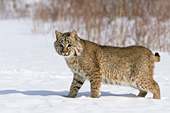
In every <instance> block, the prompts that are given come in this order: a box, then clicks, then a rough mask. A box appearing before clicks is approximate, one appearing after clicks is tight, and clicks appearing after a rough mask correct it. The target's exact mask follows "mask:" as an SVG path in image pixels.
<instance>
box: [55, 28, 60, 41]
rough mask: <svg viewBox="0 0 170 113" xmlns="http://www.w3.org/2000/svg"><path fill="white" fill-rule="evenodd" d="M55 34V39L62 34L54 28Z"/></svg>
mask: <svg viewBox="0 0 170 113" xmlns="http://www.w3.org/2000/svg"><path fill="white" fill-rule="evenodd" d="M55 35H56V39H57V40H58V38H59V37H61V36H62V33H60V32H58V31H57V30H55Z"/></svg>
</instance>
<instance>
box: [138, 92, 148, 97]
mask: <svg viewBox="0 0 170 113" xmlns="http://www.w3.org/2000/svg"><path fill="white" fill-rule="evenodd" d="M139 91H140V92H139V94H138V96H139V97H145V96H146V95H147V93H148V92H146V91H143V90H139Z"/></svg>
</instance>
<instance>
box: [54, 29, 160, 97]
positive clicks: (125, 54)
mask: <svg viewBox="0 0 170 113" xmlns="http://www.w3.org/2000/svg"><path fill="white" fill-rule="evenodd" d="M55 34H56V41H55V43H54V47H55V49H56V51H57V53H58V54H59V55H62V56H64V57H65V60H66V62H67V65H68V67H69V68H70V69H71V71H72V72H73V73H74V78H73V81H72V84H71V88H70V93H69V94H68V97H75V96H76V95H77V93H78V91H79V89H80V88H81V86H82V85H83V83H84V81H85V80H86V79H88V80H89V81H90V84H91V97H93V98H98V97H99V96H100V87H101V84H102V83H104V84H116V85H126V86H131V87H134V88H136V89H138V90H139V91H140V92H139V94H138V96H141V97H145V96H146V94H147V92H151V93H153V98H154V99H160V88H159V85H158V84H157V83H156V82H155V80H154V79H153V71H154V63H155V62H159V61H160V55H159V53H155V54H153V53H152V52H151V51H150V50H149V49H147V48H145V47H142V46H129V47H111V46H101V45H98V44H95V43H93V42H90V41H87V40H82V39H80V38H79V37H78V36H77V32H76V31H75V30H74V31H72V32H70V33H69V32H67V33H60V32H58V31H56V32H55Z"/></svg>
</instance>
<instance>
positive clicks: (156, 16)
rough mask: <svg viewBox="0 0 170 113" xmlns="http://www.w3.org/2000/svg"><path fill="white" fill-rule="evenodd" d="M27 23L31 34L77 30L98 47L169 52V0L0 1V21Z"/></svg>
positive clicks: (82, 36) (81, 35)
mask: <svg viewBox="0 0 170 113" xmlns="http://www.w3.org/2000/svg"><path fill="white" fill-rule="evenodd" d="M7 19H17V20H21V19H22V20H28V19H29V20H31V21H32V24H33V27H32V33H33V34H53V35H54V30H58V31H60V32H68V31H72V30H73V29H75V30H77V32H78V34H79V36H80V37H81V38H83V39H87V40H90V41H93V42H96V43H98V44H102V45H112V46H129V45H142V46H146V47H148V48H150V49H152V50H155V51H166V52H170V0H0V20H7Z"/></svg>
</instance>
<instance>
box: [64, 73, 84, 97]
mask: <svg viewBox="0 0 170 113" xmlns="http://www.w3.org/2000/svg"><path fill="white" fill-rule="evenodd" d="M85 80H86V79H85V78H83V77H81V76H79V75H77V74H74V78H73V81H72V84H71V87H70V92H69V94H68V96H67V97H75V96H77V93H78V91H79V89H80V88H81V86H82V85H83V83H84V81H85Z"/></svg>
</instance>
